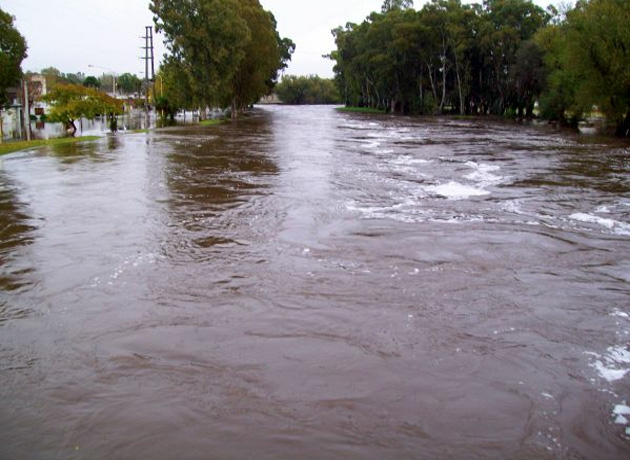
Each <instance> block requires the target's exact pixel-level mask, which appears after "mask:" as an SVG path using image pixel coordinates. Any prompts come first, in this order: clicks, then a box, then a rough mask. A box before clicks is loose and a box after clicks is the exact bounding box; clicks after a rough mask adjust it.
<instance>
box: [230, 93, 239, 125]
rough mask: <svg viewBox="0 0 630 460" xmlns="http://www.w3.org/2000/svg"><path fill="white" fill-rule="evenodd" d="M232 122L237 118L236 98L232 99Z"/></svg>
mask: <svg viewBox="0 0 630 460" xmlns="http://www.w3.org/2000/svg"><path fill="white" fill-rule="evenodd" d="M231 115H232V120H236V119H237V118H238V108H237V105H236V98H233V99H232V113H231Z"/></svg>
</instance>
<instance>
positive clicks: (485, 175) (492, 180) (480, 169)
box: [464, 161, 506, 186]
mask: <svg viewBox="0 0 630 460" xmlns="http://www.w3.org/2000/svg"><path fill="white" fill-rule="evenodd" d="M466 166H468V167H470V168H472V169H474V170H475V171H474V172H472V173H470V174H467V175H465V176H464V178H465V179H468V180H471V181H473V182H478V183H480V184H483V185H484V186H486V185H497V184H500V183H502V182H505V180H506V178H505V177H503V176H498V175H496V174H492V173H493V172H496V171H499V170H500V169H501V168H500V167H498V166H494V165H487V164H484V163H475V162H474V161H469V162H468V163H466Z"/></svg>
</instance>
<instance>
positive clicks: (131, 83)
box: [118, 73, 142, 94]
mask: <svg viewBox="0 0 630 460" xmlns="http://www.w3.org/2000/svg"><path fill="white" fill-rule="evenodd" d="M118 88H119V90H120V91H121V92H122V93H123V94H134V93H139V92H141V91H142V80H140V79H139V78H138V77H137V76H136V75H133V74H130V73H124V74H122V75H121V76H120V77H118Z"/></svg>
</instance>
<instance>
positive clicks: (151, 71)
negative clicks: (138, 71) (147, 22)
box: [141, 26, 155, 116]
mask: <svg viewBox="0 0 630 460" xmlns="http://www.w3.org/2000/svg"><path fill="white" fill-rule="evenodd" d="M141 38H144V46H143V47H142V49H144V57H143V58H141V59H142V60H144V105H145V108H146V111H147V116H148V115H149V82H151V83H154V82H155V55H154V51H153V26H146V27H145V28H144V37H141Z"/></svg>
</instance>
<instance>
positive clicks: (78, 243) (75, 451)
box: [0, 107, 630, 460]
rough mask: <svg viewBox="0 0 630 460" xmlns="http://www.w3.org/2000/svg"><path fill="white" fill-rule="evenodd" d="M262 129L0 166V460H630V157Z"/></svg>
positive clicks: (56, 154)
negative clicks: (628, 459)
mask: <svg viewBox="0 0 630 460" xmlns="http://www.w3.org/2000/svg"><path fill="white" fill-rule="evenodd" d="M615 142H616V141H614V140H610V139H609V140H597V139H588V138H586V139H582V138H577V137H576V136H573V135H567V134H558V133H554V132H553V131H551V130H550V129H548V128H546V127H541V128H535V127H527V126H518V125H515V124H498V123H496V122H492V121H489V120H484V119H474V120H470V121H468V120H461V121H460V120H455V119H422V118H395V117H390V116H375V115H364V114H342V113H337V112H336V111H335V110H334V109H333V108H329V107H312V108H307V107H265V108H262V109H258V110H257V111H256V112H255V114H254V115H253V116H251V117H248V118H244V119H242V120H239V121H238V122H237V123H231V124H229V123H228V124H224V125H221V126H218V127H208V128H203V127H180V128H169V129H163V130H158V131H154V132H151V133H149V134H135V135H131V134H130V135H117V136H111V137H108V138H104V139H102V140H100V141H97V142H94V143H84V144H75V145H67V146H57V147H51V148H48V149H44V150H37V151H32V152H27V153H20V154H14V155H11V156H8V157H4V158H2V159H0V161H1V162H2V166H1V168H0V209H1V210H2V213H1V214H0V235H1V239H0V433H1V434H0V459H2V460H18V459H20V460H21V459H39V460H49V459H50V460H57V459H59V460H67V459H85V460H116V459H120V460H127V459H129V460H131V459H151V460H172V459H179V460H197V459H217V460H223V459H226V460H228V459H243V460H245V459H256V460H263V459H268V460H272V459H300V460H311V459H312V460H320V459H326V460H337V459H339V460H341V459H343V460H350V459H370V460H371V459H374V460H376V459H418V460H421V459H422V460H424V459H428V460H447V459H458V460H459V459H489V460H495V459H496V460H506V459H510V460H531V459H537V460H549V459H572V460H573V459H575V460H577V459H580V460H581V459H584V460H586V459H595V460H617V459H619V460H621V459H627V458H629V457H630V407H628V406H630V174H629V173H630V147H629V146H628V144H623V143H615Z"/></svg>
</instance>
